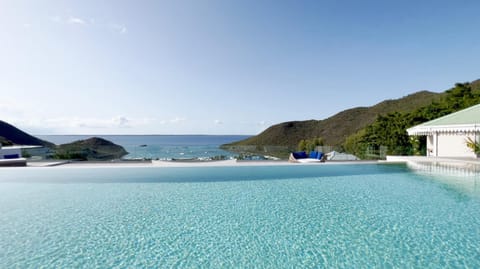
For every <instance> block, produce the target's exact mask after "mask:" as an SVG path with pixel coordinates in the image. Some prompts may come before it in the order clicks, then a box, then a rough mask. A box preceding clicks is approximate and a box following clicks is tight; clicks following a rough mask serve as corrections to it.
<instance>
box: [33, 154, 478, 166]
mask: <svg viewBox="0 0 480 269" xmlns="http://www.w3.org/2000/svg"><path fill="white" fill-rule="evenodd" d="M412 162H414V163H435V164H438V163H450V164H468V165H475V166H480V159H473V158H447V157H425V156H387V159H386V160H384V161H326V162H316V163H292V162H289V161H286V160H279V161H274V160H262V161H243V160H242V161H240V160H221V161H189V160H176V161H162V160H144V161H142V160H135V161H121V160H116V161H103V162H94V161H28V162H27V167H52V168H53V167H75V168H82V167H83V168H90V167H217V166H220V167H221V166H286V165H294V166H311V165H342V164H374V163H412Z"/></svg>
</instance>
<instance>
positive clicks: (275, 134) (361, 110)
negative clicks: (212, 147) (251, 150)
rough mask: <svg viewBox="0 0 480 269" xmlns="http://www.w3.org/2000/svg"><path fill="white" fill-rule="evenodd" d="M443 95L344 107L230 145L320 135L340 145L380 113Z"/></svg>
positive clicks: (291, 143) (294, 141) (282, 142)
mask: <svg viewBox="0 0 480 269" xmlns="http://www.w3.org/2000/svg"><path fill="white" fill-rule="evenodd" d="M440 97H441V94H439V93H433V92H428V91H421V92H417V93H414V94H411V95H408V96H405V97H403V98H400V99H396V100H386V101H383V102H381V103H378V104H376V105H374V106H372V107H357V108H352V109H348V110H344V111H342V112H340V113H338V114H336V115H334V116H332V117H329V118H327V119H325V120H306V121H291V122H284V123H280V124H277V125H273V126H271V127H269V128H268V129H266V130H265V131H263V132H262V133H260V134H259V135H257V136H253V137H250V138H248V139H245V140H242V141H238V142H235V143H232V144H229V145H225V148H227V147H229V146H240V145H275V146H287V147H296V146H297V145H298V143H299V141H301V140H304V139H313V138H317V137H321V138H322V139H323V143H324V144H325V145H341V144H343V143H344V142H345V139H346V138H347V137H348V136H350V135H352V134H354V133H356V132H358V131H359V130H360V129H362V128H365V127H366V126H367V125H369V124H371V123H373V122H374V121H375V119H376V118H377V116H378V115H386V114H388V113H391V112H395V111H411V110H414V109H417V108H418V107H422V106H425V105H427V104H430V103H431V102H432V101H435V100H438V99H440Z"/></svg>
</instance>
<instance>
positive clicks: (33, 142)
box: [0, 120, 55, 148]
mask: <svg viewBox="0 0 480 269" xmlns="http://www.w3.org/2000/svg"><path fill="white" fill-rule="evenodd" d="M0 137H2V139H0V141H1V143H2V144H3V145H5V146H6V145H13V144H16V145H30V146H44V147H47V148H54V147H55V144H53V143H50V142H48V141H45V140H41V139H39V138H36V137H34V136H32V135H29V134H27V133H25V132H24V131H22V130H20V129H18V128H17V127H15V126H13V125H11V124H9V123H6V122H4V121H1V120H0Z"/></svg>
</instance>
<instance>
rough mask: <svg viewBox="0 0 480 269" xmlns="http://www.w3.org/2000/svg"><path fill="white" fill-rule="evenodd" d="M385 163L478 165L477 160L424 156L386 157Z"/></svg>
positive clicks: (479, 162) (478, 160)
mask: <svg viewBox="0 0 480 269" xmlns="http://www.w3.org/2000/svg"><path fill="white" fill-rule="evenodd" d="M382 162H387V163H402V162H403V163H408V162H417V163H452V164H453V163H458V164H460V163H461V164H473V165H480V159H479V158H476V159H474V158H459V157H426V156H387V160H386V161H382Z"/></svg>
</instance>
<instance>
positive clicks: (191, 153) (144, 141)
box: [37, 134, 251, 159]
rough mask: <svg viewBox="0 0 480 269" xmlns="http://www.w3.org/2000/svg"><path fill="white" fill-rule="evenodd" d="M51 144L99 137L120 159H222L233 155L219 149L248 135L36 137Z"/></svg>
mask: <svg viewBox="0 0 480 269" xmlns="http://www.w3.org/2000/svg"><path fill="white" fill-rule="evenodd" d="M37 137H38V138H40V139H43V140H46V141H49V142H52V143H54V144H57V145H59V144H66V143H71V142H74V141H78V140H83V139H87V138H90V137H101V138H103V139H106V140H109V141H111V142H113V143H115V144H118V145H120V146H122V147H124V148H125V150H126V151H127V152H128V153H129V154H128V155H126V156H124V159H190V158H200V159H202V158H212V157H216V156H225V157H226V158H231V157H234V156H236V155H238V154H237V153H233V152H229V151H225V150H223V149H220V145H222V144H227V143H232V142H235V141H239V140H243V139H246V138H248V137H251V136H250V135H154V134H150V135H97V134H96V135H37Z"/></svg>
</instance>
